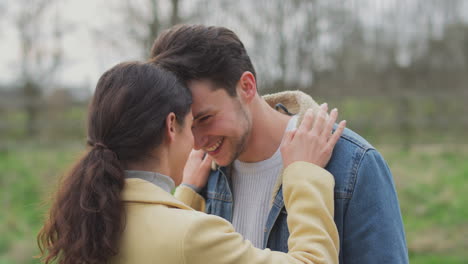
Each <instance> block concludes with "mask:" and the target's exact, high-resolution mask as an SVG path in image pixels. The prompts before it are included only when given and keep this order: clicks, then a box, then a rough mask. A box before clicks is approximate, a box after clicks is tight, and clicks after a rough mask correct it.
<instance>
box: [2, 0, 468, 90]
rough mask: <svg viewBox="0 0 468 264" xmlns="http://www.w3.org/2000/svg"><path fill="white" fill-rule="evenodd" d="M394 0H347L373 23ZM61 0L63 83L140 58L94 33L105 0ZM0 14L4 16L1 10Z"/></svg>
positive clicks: (12, 61) (14, 47)
mask: <svg viewBox="0 0 468 264" xmlns="http://www.w3.org/2000/svg"><path fill="white" fill-rule="evenodd" d="M12 1H14V0H10V1H7V2H6V4H5V2H4V4H3V5H4V6H3V9H4V10H3V11H4V12H5V8H6V16H5V15H3V19H0V83H8V82H12V81H14V80H15V79H16V78H17V76H18V72H19V70H18V69H19V67H18V66H19V64H18V60H19V59H18V58H19V55H20V50H19V48H20V47H19V42H18V35H17V34H18V33H17V32H16V28H15V27H14V25H13V24H12V19H11V18H12V16H13V15H14V14H15V12H16V10H15V8H21V7H20V6H18V4H11V3H12ZM395 1H399V0H380V1H378V0H354V1H344V2H346V4H347V5H350V7H351V8H353V9H355V10H359V12H361V13H364V14H366V15H365V16H363V18H362V19H363V20H364V21H366V23H367V24H369V25H372V24H376V23H378V21H379V18H380V17H381V14H382V12H385V10H387V9H389V8H392V6H393V5H394V4H395ZM401 1H404V0H401ZM405 1H406V0H405ZM58 2H59V3H58V4H57V6H56V7H55V8H56V9H57V10H59V11H60V13H61V14H62V16H63V18H65V21H66V22H67V23H69V24H70V25H71V26H70V28H69V30H67V31H68V33H66V34H65V35H64V38H63V41H62V48H63V51H64V54H65V63H64V64H63V66H62V67H60V72H59V75H58V76H59V77H58V79H59V80H61V81H62V82H63V83H67V84H73V85H79V84H84V85H89V86H91V87H94V85H95V83H96V81H97V79H98V77H99V76H100V75H101V74H102V72H103V71H105V70H106V69H108V68H110V67H111V66H113V65H114V64H116V63H118V62H120V61H123V60H133V59H138V56H140V54H139V51H137V50H135V51H134V52H133V51H131V50H130V51H128V52H123V53H116V52H112V51H111V50H108V48H107V47H105V46H102V45H101V44H100V42H99V41H98V40H97V38H96V37H95V36H93V35H92V33H91V32H92V29H100V28H109V27H108V24H109V19H112V17H113V14H112V12H113V11H112V10H111V9H110V8H108V7H107V6H106V4H105V3H106V1H101V0H65V1H58ZM467 2H468V1H467ZM13 3H14V2H13ZM107 3H109V2H107ZM366 3H367V4H366ZM358 4H359V5H358ZM1 8H2V6H1V4H0V9H1ZM0 16H2V15H1V12H0ZM215 21H216V20H215ZM215 23H216V24H217V25H223V20H222V18H219V19H218V20H217V22H215ZM110 30H111V29H110ZM237 33H238V34H239V35H240V38H241V39H244V40H245V41H248V40H247V39H246V37H243V36H242V32H237Z"/></svg>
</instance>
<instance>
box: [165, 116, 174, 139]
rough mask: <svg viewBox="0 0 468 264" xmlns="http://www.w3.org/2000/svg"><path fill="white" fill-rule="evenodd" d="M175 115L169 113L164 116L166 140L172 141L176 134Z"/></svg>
mask: <svg viewBox="0 0 468 264" xmlns="http://www.w3.org/2000/svg"><path fill="white" fill-rule="evenodd" d="M176 123H177V120H176V115H175V114H174V113H172V112H171V113H169V114H168V115H167V117H166V129H165V132H166V138H167V140H168V142H173V141H174V139H175V136H176Z"/></svg>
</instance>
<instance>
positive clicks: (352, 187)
mask: <svg viewBox="0 0 468 264" xmlns="http://www.w3.org/2000/svg"><path fill="white" fill-rule="evenodd" d="M372 150H374V149H367V150H364V151H363V153H362V155H361V157H360V159H359V162H357V163H356V164H355V166H353V172H352V177H351V178H352V179H353V180H352V182H350V183H349V189H350V190H351V194H350V198H349V199H350V200H351V199H352V198H353V196H354V190H355V189H356V183H357V177H358V175H359V170H360V169H361V165H362V161H363V160H364V158H365V157H366V155H367V153H369V152H370V151H372ZM346 209H348V208H347V207H346ZM345 213H346V212H345Z"/></svg>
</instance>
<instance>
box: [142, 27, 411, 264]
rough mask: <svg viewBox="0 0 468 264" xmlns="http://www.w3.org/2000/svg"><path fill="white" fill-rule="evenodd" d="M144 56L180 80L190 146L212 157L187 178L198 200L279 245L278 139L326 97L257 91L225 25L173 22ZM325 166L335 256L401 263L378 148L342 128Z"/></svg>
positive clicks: (394, 210)
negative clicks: (188, 96)
mask: <svg viewBox="0 0 468 264" xmlns="http://www.w3.org/2000/svg"><path fill="white" fill-rule="evenodd" d="M151 57H152V58H151V59H152V60H153V61H154V63H156V64H158V65H161V66H163V67H164V68H166V69H167V70H170V71H173V72H174V73H176V74H177V75H178V76H179V78H181V79H182V80H183V81H184V82H185V83H186V84H187V86H188V87H189V88H190V90H191V92H192V95H193V105H192V112H193V116H194V125H193V128H192V132H193V135H194V137H195V148H196V149H202V150H204V151H205V152H206V153H208V155H209V156H211V158H212V159H214V161H215V162H216V164H218V165H219V168H217V169H216V170H215V171H212V172H211V173H210V176H209V179H208V182H207V183H206V186H204V184H205V183H204V182H201V183H200V184H199V186H192V187H193V189H194V190H195V191H197V192H198V193H199V194H201V195H202V196H203V197H204V198H205V200H206V208H203V209H205V211H206V212H207V213H210V214H215V215H218V216H221V217H223V218H225V219H226V220H228V221H230V222H232V223H233V225H234V227H235V228H236V231H238V232H240V233H241V234H243V235H244V237H245V238H246V239H249V240H250V241H251V242H252V243H253V244H254V245H256V246H257V247H260V248H265V247H266V248H270V249H272V250H278V251H283V252H286V251H287V249H288V244H287V240H288V237H289V231H288V227H287V212H286V210H285V208H284V203H283V196H282V189H281V179H280V175H281V170H282V168H283V166H282V163H281V153H280V151H279V146H280V143H281V140H282V137H283V135H284V133H285V131H288V130H292V129H294V128H295V127H297V126H298V125H299V124H300V122H301V120H302V118H303V116H304V114H305V112H306V110H307V109H309V108H312V109H313V110H317V109H318V108H319V107H322V108H323V109H325V110H326V109H327V106H326V104H322V105H321V106H319V105H318V104H317V103H316V102H315V101H314V100H313V99H312V98H311V97H310V96H308V95H306V94H304V93H302V92H299V91H294V92H292V91H288V92H282V93H278V94H273V95H267V96H263V97H260V96H259V94H258V93H257V83H256V75H255V69H254V67H253V65H252V63H251V61H250V58H249V56H248V55H247V52H246V50H245V48H244V46H243V44H242V42H241V41H240V40H239V39H238V37H237V36H236V35H235V34H234V33H233V32H232V31H230V30H228V29H226V28H222V27H205V26H188V25H182V26H176V27H173V28H171V29H169V30H167V31H166V32H164V33H163V34H161V35H160V36H159V37H158V39H157V40H156V41H155V43H154V45H153V48H152V51H151ZM331 114H337V113H336V110H332V112H331ZM317 118H320V117H317ZM322 118H323V117H322ZM326 169H327V170H328V171H330V172H331V173H332V174H333V175H334V177H335V182H336V183H335V190H334V195H335V203H334V207H335V224H336V226H337V228H338V231H339V235H340V263H346V264H350V263H351V264H353V263H356V264H357V263H359V264H363V263H372V264H374V263H392V264H396V263H408V254H407V248H406V241H405V234H404V229H403V224H402V219H401V214H400V208H399V204H398V199H397V195H396V192H395V187H394V183H393V179H392V176H391V173H390V171H389V169H388V166H387V164H386V163H385V161H384V159H383V158H382V156H381V155H380V154H379V153H378V152H377V151H376V150H375V148H374V147H373V146H371V145H370V144H369V143H368V142H367V141H365V140H364V139H363V138H362V137H360V136H359V135H357V134H356V133H354V132H352V131H351V130H349V129H346V130H345V132H344V133H343V135H342V136H341V138H340V140H339V142H338V143H337V145H336V147H335V149H334V153H333V156H332V158H331V160H330V162H329V163H328V165H327V167H326ZM203 186H204V187H203ZM201 187H203V188H201ZM186 189H188V188H186ZM192 192H193V191H192ZM194 195H195V194H194ZM194 199H195V198H192V200H194ZM311 202H314V201H311ZM199 205H200V206H201V203H200V204H199ZM203 207H204V206H203Z"/></svg>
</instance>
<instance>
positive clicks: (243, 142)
mask: <svg viewBox="0 0 468 264" xmlns="http://www.w3.org/2000/svg"><path fill="white" fill-rule="evenodd" d="M239 112H241V114H242V116H243V117H244V120H245V123H246V128H245V130H244V133H243V134H242V135H241V136H240V137H239V138H238V139H237V140H236V141H235V142H233V143H234V149H233V151H232V154H231V157H230V158H229V163H228V164H231V163H232V162H234V160H236V159H237V158H239V156H240V155H241V154H242V153H244V151H245V149H246V146H247V141H248V139H249V136H250V133H251V130H252V122H251V120H249V118H248V116H247V113H246V112H245V110H244V109H243V108H242V105H240V104H239Z"/></svg>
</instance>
